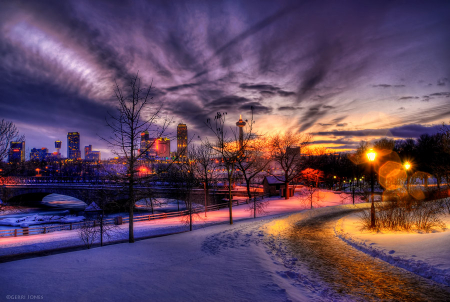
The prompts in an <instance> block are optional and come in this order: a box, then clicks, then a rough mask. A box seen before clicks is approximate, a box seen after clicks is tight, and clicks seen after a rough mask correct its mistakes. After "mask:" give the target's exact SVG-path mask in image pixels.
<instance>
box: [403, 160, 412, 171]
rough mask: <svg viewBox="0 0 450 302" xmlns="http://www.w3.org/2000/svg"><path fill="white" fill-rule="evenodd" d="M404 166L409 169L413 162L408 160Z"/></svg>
mask: <svg viewBox="0 0 450 302" xmlns="http://www.w3.org/2000/svg"><path fill="white" fill-rule="evenodd" d="M404 166H405V169H406V170H409V168H411V164H410V163H409V162H406V163H405V165H404Z"/></svg>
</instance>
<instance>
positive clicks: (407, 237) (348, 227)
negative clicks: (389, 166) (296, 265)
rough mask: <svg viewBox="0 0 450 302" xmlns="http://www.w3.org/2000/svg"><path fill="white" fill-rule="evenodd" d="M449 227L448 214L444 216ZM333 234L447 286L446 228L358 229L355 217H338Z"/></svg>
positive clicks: (449, 277) (449, 262)
mask: <svg viewBox="0 0 450 302" xmlns="http://www.w3.org/2000/svg"><path fill="white" fill-rule="evenodd" d="M444 222H445V223H446V224H447V226H450V217H448V216H447V217H444ZM335 233H336V235H337V236H338V237H339V238H341V239H342V240H344V241H345V242H347V243H348V244H349V245H351V246H353V247H354V248H356V249H358V250H360V251H363V252H364V253H366V254H368V255H371V256H373V257H377V258H379V259H381V260H384V261H386V262H388V263H390V264H392V265H395V266H398V267H401V268H403V269H406V270H408V271H410V272H413V273H415V274H417V275H420V276H422V277H425V278H428V279H432V280H434V281H436V282H438V283H441V284H444V285H447V286H450V257H449V256H448V254H449V252H450V231H449V230H448V229H447V230H446V231H444V232H434V233H414V232H411V233H405V232H384V233H381V232H379V233H373V232H369V231H360V225H359V216H358V214H352V215H349V216H347V217H344V218H341V219H340V220H339V221H338V222H337V224H336V226H335Z"/></svg>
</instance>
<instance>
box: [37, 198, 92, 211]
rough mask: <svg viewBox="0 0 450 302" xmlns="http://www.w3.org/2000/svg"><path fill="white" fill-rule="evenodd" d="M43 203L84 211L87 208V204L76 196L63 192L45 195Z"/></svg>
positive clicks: (49, 205)
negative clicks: (63, 193)
mask: <svg viewBox="0 0 450 302" xmlns="http://www.w3.org/2000/svg"><path fill="white" fill-rule="evenodd" d="M41 204H42V205H44V206H48V207H53V208H59V209H68V210H77V211H82V210H84V209H85V208H86V206H87V204H86V203H85V202H84V201H81V200H79V199H77V198H75V197H71V196H67V195H61V194H50V195H47V196H45V197H44V198H43V199H42V202H41Z"/></svg>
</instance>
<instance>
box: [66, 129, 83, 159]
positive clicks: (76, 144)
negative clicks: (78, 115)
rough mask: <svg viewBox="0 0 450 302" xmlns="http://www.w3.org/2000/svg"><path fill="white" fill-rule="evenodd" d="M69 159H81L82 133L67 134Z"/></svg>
mask: <svg viewBox="0 0 450 302" xmlns="http://www.w3.org/2000/svg"><path fill="white" fill-rule="evenodd" d="M67 158H68V159H81V150H80V133H78V132H69V133H67Z"/></svg>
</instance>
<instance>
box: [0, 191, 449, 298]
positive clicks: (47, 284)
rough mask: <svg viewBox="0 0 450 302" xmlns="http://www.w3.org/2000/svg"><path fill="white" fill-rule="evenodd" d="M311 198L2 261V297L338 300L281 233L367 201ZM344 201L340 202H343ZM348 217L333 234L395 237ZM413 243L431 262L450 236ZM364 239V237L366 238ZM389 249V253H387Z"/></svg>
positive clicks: (69, 238) (53, 237)
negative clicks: (360, 227) (369, 230)
mask: <svg viewBox="0 0 450 302" xmlns="http://www.w3.org/2000/svg"><path fill="white" fill-rule="evenodd" d="M302 193H305V192H302ZM314 197H315V201H314V202H313V205H314V207H315V208H318V209H315V210H313V211H311V210H309V206H310V203H309V202H308V199H305V198H306V195H305V194H304V195H301V194H297V195H296V196H294V197H293V198H291V199H289V200H284V199H282V198H279V197H272V198H269V199H268V200H267V207H266V208H265V214H263V215H261V214H260V215H259V216H261V217H259V218H257V219H253V218H251V217H252V213H251V212H250V210H249V205H247V204H243V205H240V206H237V207H234V208H233V218H234V222H235V223H234V224H233V225H229V224H228V219H229V217H228V209H227V208H225V209H222V210H219V211H213V212H208V213H207V217H204V214H203V213H202V214H201V215H200V217H201V219H200V220H197V221H196V222H195V225H194V227H195V231H193V232H186V233H182V234H176V235H171V236H165V237H159V238H153V239H151V240H141V241H137V242H136V243H134V244H127V243H125V244H116V245H109V246H105V247H102V248H93V249H90V250H82V251H76V252H70V253H63V254H56V255H51V256H47V257H39V258H30V259H24V260H19V261H13V262H7V263H2V264H0V269H1V271H2V272H3V276H7V278H2V285H1V286H0V297H6V295H23V296H25V297H26V296H28V295H35V296H42V299H45V300H46V301H62V300H67V301H80V300H88V301H110V300H124V301H142V300H154V301H180V300H181V301H249V300H250V301H324V300H325V301H330V300H333V299H334V300H335V299H339V297H340V296H335V295H334V294H333V290H331V289H330V288H329V286H328V285H327V284H325V283H323V282H320V281H319V283H317V280H316V279H312V278H310V272H308V271H307V270H306V268H304V267H298V266H296V262H297V260H298V259H296V258H294V257H293V256H292V255H291V254H289V252H288V249H287V248H286V245H285V244H284V243H283V240H284V237H283V236H285V235H282V233H283V232H285V230H286V229H287V228H288V226H289V225H292V224H295V223H296V222H297V221H299V220H301V219H306V218H308V219H309V218H311V217H315V215H323V214H324V213H333V212H334V211H336V212H337V211H342V209H343V208H344V209H352V208H363V207H368V206H369V204H366V203H364V204H358V205H357V206H353V205H351V204H349V203H351V200H349V199H343V198H342V197H345V196H342V195H340V194H335V193H334V192H330V191H321V192H320V194H319V195H316V196H314ZM343 201H344V202H345V203H346V205H342V202H343ZM333 206H335V207H333ZM336 206H337V207H336ZM320 207H322V208H320ZM352 219H353V220H352ZM354 222H355V220H354V217H353V216H350V217H349V218H346V219H345V220H340V221H339V224H338V227H336V232H340V234H346V233H348V234H350V235H348V237H346V238H359V237H357V236H369V237H370V238H372V239H373V237H371V236H379V237H380V240H385V239H382V238H383V237H382V236H391V234H384V235H381V234H379V235H373V234H359V232H358V231H357V229H356V226H355V224H354ZM127 228H128V225H122V226H121V227H120V228H119V229H120V232H118V233H117V234H116V238H115V239H124V238H127V236H128V234H127ZM185 230H187V226H186V225H183V224H181V222H180V218H179V217H175V218H168V219H162V220H153V221H146V222H138V223H136V224H135V235H136V237H146V236H153V235H158V234H168V233H173V232H179V231H185ZM435 234H438V235H439V234H441V236H443V235H442V234H444V235H445V236H447V235H448V232H443V233H432V234H411V235H413V236H429V235H435ZM395 235H401V236H406V235H407V234H395ZM422 238H423V239H422ZM425 238H429V239H425ZM358 240H360V239H355V242H357V241H358ZM364 240H367V239H361V240H360V241H361V242H362V243H361V244H362V245H363V243H364ZM413 241H416V242H418V241H420V242H421V243H422V244H421V245H422V246H421V249H422V251H421V252H415V254H414V255H415V256H416V257H417V258H420V257H422V258H420V259H426V257H427V253H430V252H431V250H434V251H433V255H432V256H430V257H429V258H430V261H435V263H434V264H438V262H439V263H440V262H442V263H444V261H446V260H445V257H446V256H447V255H448V251H449V250H450V247H449V246H448V245H445V244H444V243H442V242H440V241H446V242H449V240H448V237H441V238H432V237H420V238H419V237H418V239H415V240H409V241H408V242H413ZM350 242H351V241H350ZM380 242H382V241H380ZM383 242H385V241H383ZM390 243H391V244H392V246H393V247H392V248H391V247H386V248H385V250H386V251H387V253H386V254H387V255H392V254H399V253H401V252H402V250H401V248H402V243H401V240H398V239H394V238H393V239H392V240H391V242H390ZM79 244H81V241H80V239H79V238H78V232H77V231H61V232H54V233H49V234H42V235H36V236H28V237H27V236H25V237H17V238H1V239H0V246H1V249H0V256H2V255H10V254H17V253H25V252H31V251H42V250H46V249H50V248H57V247H68V246H74V245H79ZM365 246H369V244H367V242H365ZM372 246H373V245H372ZM435 247H437V249H436V248H435ZM426 249H428V251H426ZM391 250H394V251H395V253H391V254H389V251H391ZM405 251H406V252H407V251H411V248H407V249H405ZM406 252H405V253H406ZM394 264H398V263H397V262H394ZM430 264H433V263H431V262H430ZM448 264H449V262H448V260H447V262H446V264H445V265H446V266H445V265H444V266H441V268H444V269H447V270H448Z"/></svg>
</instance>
